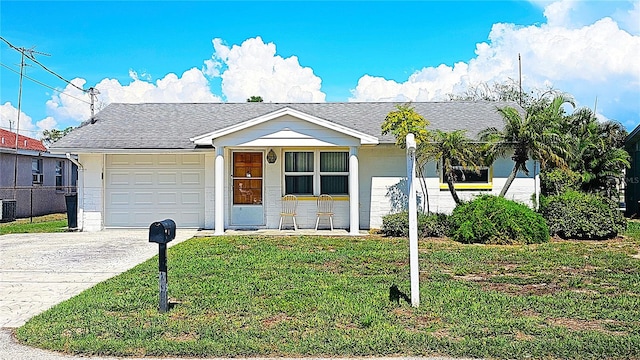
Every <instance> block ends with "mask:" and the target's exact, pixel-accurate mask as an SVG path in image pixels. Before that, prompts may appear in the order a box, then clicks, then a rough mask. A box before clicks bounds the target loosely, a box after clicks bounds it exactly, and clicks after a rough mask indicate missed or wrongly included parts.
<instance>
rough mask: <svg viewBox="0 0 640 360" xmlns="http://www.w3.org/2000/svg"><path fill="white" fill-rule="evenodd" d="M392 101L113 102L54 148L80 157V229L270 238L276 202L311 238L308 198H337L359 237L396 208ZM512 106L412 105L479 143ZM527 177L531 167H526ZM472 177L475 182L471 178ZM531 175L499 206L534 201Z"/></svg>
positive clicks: (473, 185)
mask: <svg viewBox="0 0 640 360" xmlns="http://www.w3.org/2000/svg"><path fill="white" fill-rule="evenodd" d="M396 105H397V104H396V103H390V102H384V103H380V102H368V103H286V104H277V103H251V102H248V103H207V104H167V103H163V104H110V105H109V106H107V107H106V108H105V109H104V110H102V111H101V112H100V113H98V114H96V116H95V118H94V119H93V120H92V121H88V122H86V123H84V124H83V125H81V126H80V127H78V128H77V129H75V130H74V131H73V132H72V133H70V134H69V135H67V136H65V137H64V138H63V139H61V140H60V141H58V142H57V143H55V144H54V145H53V146H52V147H51V151H53V152H56V153H70V154H78V161H79V163H80V166H81V168H80V175H79V179H78V182H79V183H78V187H79V190H78V192H79V197H78V203H79V209H78V214H79V219H78V221H79V227H80V228H82V229H83V230H84V231H98V230H101V229H103V228H104V227H141V228H143V227H148V226H149V225H150V224H151V223H152V222H154V221H158V220H162V219H164V218H172V219H174V220H175V221H176V223H177V226H178V227H193V228H206V229H214V230H215V234H222V233H224V230H225V229H243V228H245V229H256V228H272V229H273V228H278V224H279V220H280V210H281V199H282V196H283V195H285V194H289V193H293V194H296V195H297V196H298V208H297V222H298V225H299V227H301V228H313V227H314V225H315V220H316V199H317V197H318V195H320V194H322V193H328V194H330V195H333V197H334V199H335V208H334V212H335V216H334V225H335V227H337V228H345V229H349V231H350V233H351V234H357V233H358V232H359V230H360V229H371V228H380V227H381V224H382V217H383V216H384V215H386V214H389V213H390V212H392V211H397V210H398V208H399V207H400V206H401V204H402V202H403V193H406V191H405V189H404V184H405V180H403V179H405V178H406V156H405V151H404V150H402V149H399V148H398V147H397V146H395V144H394V143H395V139H394V138H393V137H392V136H390V135H385V136H383V135H381V131H380V125H381V124H382V122H383V121H384V119H385V117H386V115H387V114H388V113H389V112H391V111H394V110H396V108H395V106H396ZM507 105H508V106H513V107H517V108H519V107H518V105H517V104H516V103H513V102H506V103H505V102H439V103H438V102H433V103H412V104H411V106H413V107H414V108H415V110H416V111H417V112H418V113H420V114H422V115H423V116H424V117H425V118H426V119H427V120H429V121H430V122H431V128H437V129H441V130H444V131H448V130H454V129H461V128H462V129H467V130H468V135H469V136H471V137H476V136H477V133H478V132H479V131H480V130H482V129H484V128H486V127H490V126H493V127H498V128H501V127H502V126H503V120H502V117H501V115H500V114H499V113H498V112H497V111H496V109H497V108H498V107H503V106H507ZM512 167H513V162H512V161H511V159H510V158H507V159H501V160H499V161H497V162H496V163H495V164H494V165H493V166H491V167H490V168H488V169H484V170H483V171H482V174H481V175H479V176H467V177H466V181H460V182H459V183H458V184H457V186H458V187H459V188H460V189H461V191H460V195H461V197H462V198H464V199H470V198H471V197H473V196H474V195H476V194H478V193H480V192H490V193H494V194H497V193H499V191H500V189H501V188H502V185H503V184H504V182H505V180H506V177H507V176H508V174H509V171H510V170H511V169H512ZM528 167H529V169H533V167H534V166H533V164H528ZM468 174H469V175H471V174H475V173H471V172H469V173H468ZM427 175H428V186H429V191H428V197H429V204H430V210H431V211H432V212H450V211H451V210H452V209H453V208H454V206H455V204H454V202H453V200H452V199H451V195H450V193H449V191H448V190H447V186H446V184H445V183H444V181H443V180H442V177H441V176H440V175H439V174H438V171H437V166H436V164H435V163H433V164H430V165H429V166H428V169H427ZM536 191H537V189H536V182H535V180H534V173H533V172H532V173H531V174H530V176H527V177H525V176H523V175H519V176H518V177H517V178H516V180H515V181H514V183H513V185H512V186H511V189H510V191H509V193H508V194H507V197H508V198H510V199H515V200H518V201H521V202H525V203H531V198H532V196H533V194H534V193H535V192H536Z"/></svg>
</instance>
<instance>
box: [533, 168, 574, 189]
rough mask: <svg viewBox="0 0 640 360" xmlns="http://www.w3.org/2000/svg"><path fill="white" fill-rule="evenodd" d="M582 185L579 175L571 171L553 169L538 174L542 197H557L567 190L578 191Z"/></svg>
mask: <svg viewBox="0 0 640 360" xmlns="http://www.w3.org/2000/svg"><path fill="white" fill-rule="evenodd" d="M581 184H582V178H581V177H580V174H578V173H576V172H573V171H571V170H562V169H553V170H545V171H543V172H541V173H540V192H541V193H542V195H559V194H562V193H564V192H565V191H569V190H579V189H580V185H581Z"/></svg>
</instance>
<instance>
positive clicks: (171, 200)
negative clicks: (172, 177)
mask: <svg viewBox="0 0 640 360" xmlns="http://www.w3.org/2000/svg"><path fill="white" fill-rule="evenodd" d="M157 199H158V205H176V204H177V203H178V193H177V192H175V191H172V192H164V191H162V192H160V191H159V192H158V193H157Z"/></svg>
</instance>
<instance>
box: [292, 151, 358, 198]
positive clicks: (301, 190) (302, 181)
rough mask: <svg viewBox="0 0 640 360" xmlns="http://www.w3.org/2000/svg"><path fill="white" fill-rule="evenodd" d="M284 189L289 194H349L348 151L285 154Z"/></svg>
mask: <svg viewBox="0 0 640 360" xmlns="http://www.w3.org/2000/svg"><path fill="white" fill-rule="evenodd" d="M316 159H319V161H316ZM284 188H285V190H284V191H285V194H298V195H319V194H332V195H347V194H348V193H349V153H348V152H345V151H296V152H294V151H287V152H285V153H284Z"/></svg>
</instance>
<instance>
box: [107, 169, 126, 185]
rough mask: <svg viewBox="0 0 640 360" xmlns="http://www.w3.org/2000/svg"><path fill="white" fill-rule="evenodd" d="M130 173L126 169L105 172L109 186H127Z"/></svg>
mask: <svg viewBox="0 0 640 360" xmlns="http://www.w3.org/2000/svg"><path fill="white" fill-rule="evenodd" d="M129 179H131V174H130V173H129V172H128V171H110V172H108V173H107V183H108V184H110V185H111V186H117V185H124V186H129V182H130V181H129Z"/></svg>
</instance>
